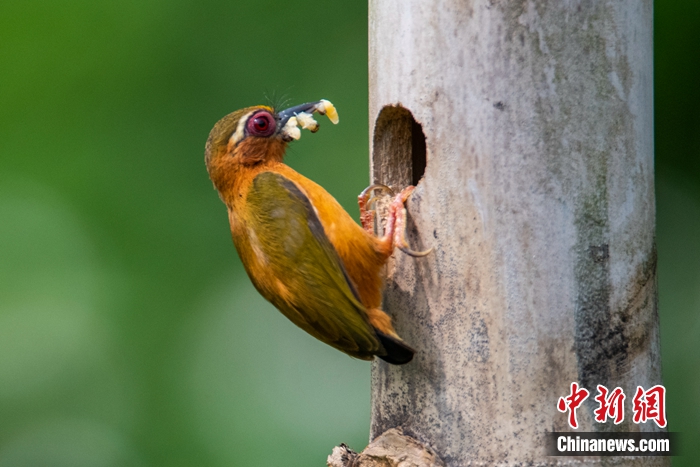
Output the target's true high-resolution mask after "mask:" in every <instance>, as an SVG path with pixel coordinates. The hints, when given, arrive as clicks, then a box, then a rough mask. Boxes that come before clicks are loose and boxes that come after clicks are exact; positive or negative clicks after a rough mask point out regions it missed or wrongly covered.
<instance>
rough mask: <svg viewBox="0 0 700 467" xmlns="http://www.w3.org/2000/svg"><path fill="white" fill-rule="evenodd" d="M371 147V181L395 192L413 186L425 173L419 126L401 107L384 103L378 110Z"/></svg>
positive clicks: (422, 136) (424, 151) (424, 147)
mask: <svg viewBox="0 0 700 467" xmlns="http://www.w3.org/2000/svg"><path fill="white" fill-rule="evenodd" d="M373 150H374V164H373V173H372V178H373V180H374V182H375V183H382V184H384V185H388V186H390V187H391V188H393V189H394V190H396V191H398V190H401V189H403V188H405V187H407V186H408V185H417V184H418V182H419V181H420V179H421V178H422V177H423V174H424V173H425V167H426V164H427V162H428V161H427V151H426V145H425V134H424V133H423V127H421V125H420V123H418V122H417V121H416V120H415V119H414V118H413V115H412V114H411V112H410V111H409V110H408V109H406V108H404V107H400V106H387V107H384V108H383V109H382V110H381V112H379V117H377V123H376V124H375V127H374V141H373Z"/></svg>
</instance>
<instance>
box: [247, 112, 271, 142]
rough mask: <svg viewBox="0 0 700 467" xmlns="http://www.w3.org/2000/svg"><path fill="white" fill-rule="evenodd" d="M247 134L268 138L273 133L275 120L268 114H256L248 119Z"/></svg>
mask: <svg viewBox="0 0 700 467" xmlns="http://www.w3.org/2000/svg"><path fill="white" fill-rule="evenodd" d="M247 127H248V134H251V135H253V136H270V135H271V134H272V133H274V132H275V119H274V118H272V115H270V114H269V113H268V112H258V113H256V114H254V115H253V116H251V117H250V118H249V119H248V124H247Z"/></svg>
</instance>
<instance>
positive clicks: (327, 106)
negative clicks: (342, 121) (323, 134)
mask: <svg viewBox="0 0 700 467" xmlns="http://www.w3.org/2000/svg"><path fill="white" fill-rule="evenodd" d="M316 110H317V111H318V113H320V114H321V115H326V116H327V117H328V120H330V121H331V122H333V125H337V124H338V121H339V118H338V111H337V110H335V106H334V105H333V104H331V101H329V100H326V99H321V100H320V101H319V104H318V105H317V106H316Z"/></svg>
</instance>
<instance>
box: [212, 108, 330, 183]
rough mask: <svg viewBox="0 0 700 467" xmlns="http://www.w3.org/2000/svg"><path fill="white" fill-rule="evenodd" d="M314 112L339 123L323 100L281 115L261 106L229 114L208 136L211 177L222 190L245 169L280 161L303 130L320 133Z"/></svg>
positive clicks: (282, 112) (286, 111) (281, 112)
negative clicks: (245, 167)
mask: <svg viewBox="0 0 700 467" xmlns="http://www.w3.org/2000/svg"><path fill="white" fill-rule="evenodd" d="M314 112H318V113H320V114H322V115H327V116H328V118H329V119H330V120H331V121H332V122H333V123H338V113H337V112H336V110H335V107H334V106H333V104H331V103H330V102H329V101H327V100H325V99H322V100H320V101H318V102H310V103H307V104H302V105H297V106H295V107H291V108H289V109H286V110H282V111H280V112H276V111H275V110H274V109H273V108H271V107H268V106H264V105H258V106H254V107H246V108H245V109H241V110H237V111H235V112H232V113H230V114H228V115H226V116H225V117H224V118H222V119H221V120H219V121H218V122H216V125H214V128H212V130H211V132H210V133H209V139H207V145H206V149H205V153H204V160H205V162H206V164H207V170H208V171H209V177H210V178H211V179H212V181H213V182H214V186H216V188H217V189H218V190H219V191H221V190H222V189H223V188H224V187H225V186H226V185H227V184H228V183H229V182H232V181H233V180H234V179H235V177H236V173H237V172H238V170H239V169H240V168H241V167H242V166H252V165H257V164H260V163H264V162H270V161H281V160H282V158H283V157H284V151H285V149H286V148H287V143H289V142H290V141H292V140H295V139H299V137H300V136H301V130H300V129H299V127H301V128H302V129H308V130H310V131H312V132H315V131H317V130H318V123H317V122H316V120H314V119H313V114H314Z"/></svg>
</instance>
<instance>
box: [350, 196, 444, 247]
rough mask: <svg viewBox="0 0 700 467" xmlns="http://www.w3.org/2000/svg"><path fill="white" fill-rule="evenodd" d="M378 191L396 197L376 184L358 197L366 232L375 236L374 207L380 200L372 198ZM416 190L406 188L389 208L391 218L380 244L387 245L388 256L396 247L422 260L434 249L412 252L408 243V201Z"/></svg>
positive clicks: (388, 220)
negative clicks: (406, 205)
mask: <svg viewBox="0 0 700 467" xmlns="http://www.w3.org/2000/svg"><path fill="white" fill-rule="evenodd" d="M377 190H380V191H382V192H384V193H388V194H389V195H391V196H393V195H394V190H392V189H391V188H389V187H388V186H386V185H381V184H378V183H375V184H373V185H370V186H368V187H367V188H365V189H364V190H363V191H362V193H360V195H359V196H358V197H357V202H358V205H359V206H360V220H361V222H362V226H363V227H364V228H365V230H366V231H368V232H370V233H372V234H375V235H376V233H375V231H374V218H375V214H376V210H375V209H372V205H373V204H374V203H375V202H376V201H377V200H378V199H379V196H377V195H375V196H372V195H373V194H374V193H375V192H376V191H377ZM413 190H415V187H414V186H409V187H406V188H404V189H403V190H402V191H401V193H399V194H398V195H396V196H395V197H394V200H393V201H392V202H391V205H390V206H389V216H388V218H387V223H386V229H385V232H384V236H383V237H382V238H381V239H380V242H381V243H383V244H385V245H386V250H387V251H388V253H387V255H390V254H391V251H392V250H393V249H394V247H396V248H398V249H399V250H401V251H402V252H404V253H405V254H407V255H409V256H412V257H414V258H421V257H423V256H427V255H429V254H430V253H431V252H432V251H433V248H429V249H427V250H425V251H415V250H412V249H411V248H410V247H409V245H408V242H407V241H406V207H405V204H406V201H407V200H408V198H409V196H411V193H413Z"/></svg>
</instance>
